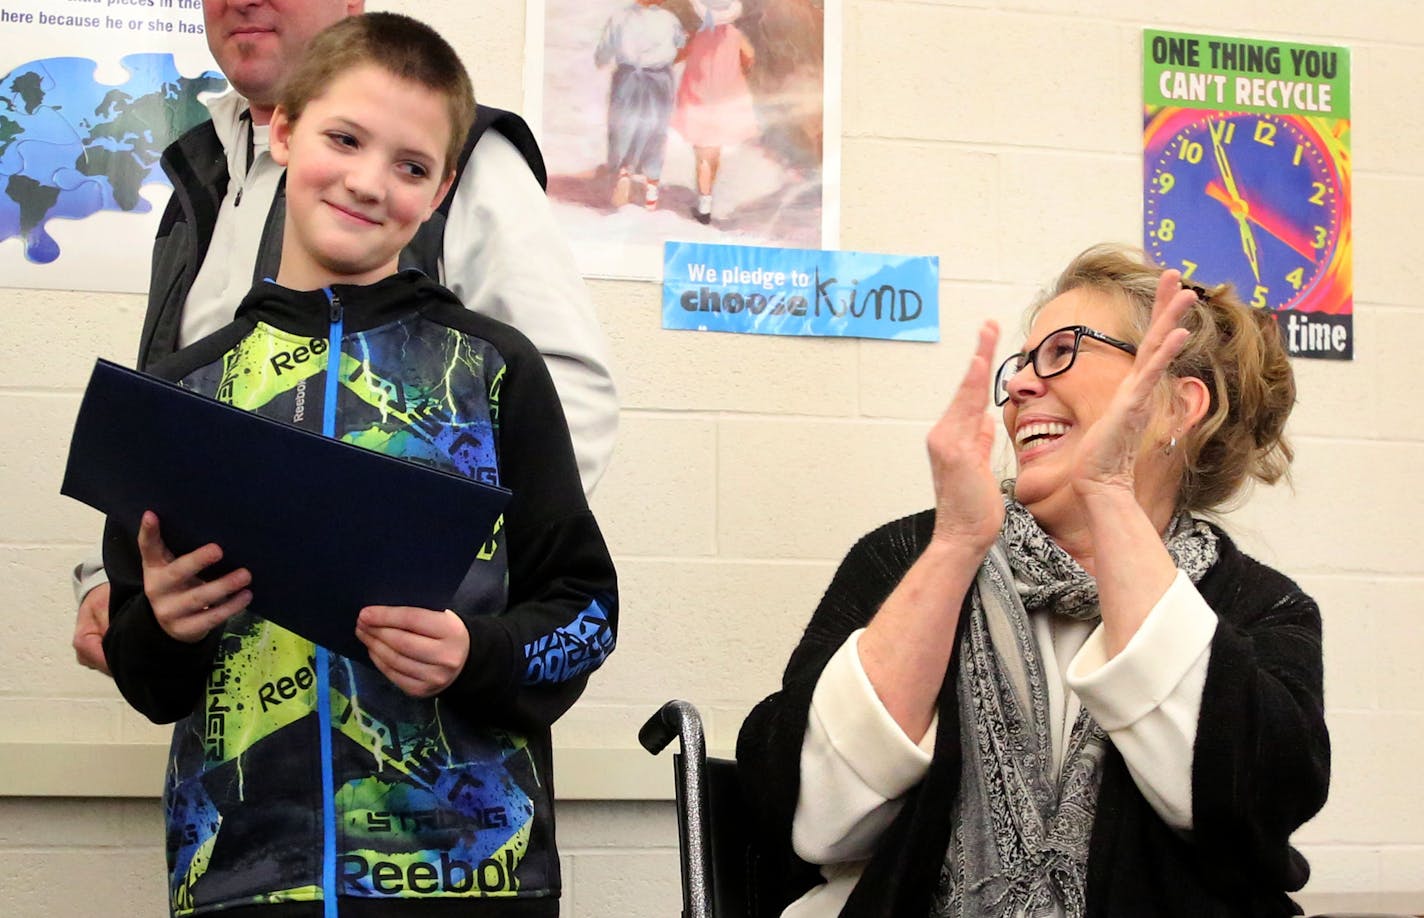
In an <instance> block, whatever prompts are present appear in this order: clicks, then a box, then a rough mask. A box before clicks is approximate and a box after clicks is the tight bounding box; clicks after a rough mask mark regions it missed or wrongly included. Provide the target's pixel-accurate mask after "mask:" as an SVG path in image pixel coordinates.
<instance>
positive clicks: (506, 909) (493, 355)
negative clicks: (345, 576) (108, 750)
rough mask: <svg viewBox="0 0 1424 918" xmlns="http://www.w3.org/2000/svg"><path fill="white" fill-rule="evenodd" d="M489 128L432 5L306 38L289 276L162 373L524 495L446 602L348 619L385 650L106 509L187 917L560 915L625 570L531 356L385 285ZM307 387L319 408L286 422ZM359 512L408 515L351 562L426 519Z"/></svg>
mask: <svg viewBox="0 0 1424 918" xmlns="http://www.w3.org/2000/svg"><path fill="white" fill-rule="evenodd" d="M473 116H474V99H473V96H472V94H471V90H470V83H469V78H468V77H467V76H466V74H465V71H464V69H463V67H461V65H460V62H459V59H458V57H457V56H456V55H455V53H454V51H453V50H452V49H451V48H450V46H449V45H448V44H446V43H445V42H444V41H443V40H442V39H441V38H440V37H439V36H438V35H436V34H435V33H434V32H433V31H432V30H430V29H429V28H428V27H426V26H424V25H421V24H420V23H418V22H416V21H415V20H412V19H409V18H408V17H405V16H400V15H397V14H393V13H372V14H368V15H363V16H357V17H354V18H350V19H346V20H344V21H342V22H339V23H337V24H336V25H334V26H332V27H331V28H330V29H328V30H326V31H324V32H323V33H321V34H320V35H318V36H317V37H316V38H315V39H314V40H313V42H312V46H311V53H310V54H309V55H308V56H307V57H306V58H305V59H304V60H303V62H302V63H301V64H300V65H299V66H298V67H297V68H296V69H295V70H294V72H293V74H292V75H291V77H290V79H289V80H288V82H287V83H286V84H285V85H284V89H283V92H282V102H281V104H280V105H278V106H277V108H276V111H275V114H274V116H273V118H272V138H271V141H272V155H273V157H274V159H275V160H276V161H277V162H278V163H279V164H282V165H285V166H286V167H287V177H286V188H287V207H286V213H285V216H284V235H283V242H282V258H281V269H280V271H279V273H278V275H277V280H276V282H275V283H274V282H271V281H263V282H260V283H258V284H257V285H256V286H255V287H253V288H252V290H251V292H250V293H249V294H248V295H247V296H246V298H244V299H243V301H242V305H241V306H240V307H239V308H238V310H237V318H236V319H235V320H233V321H232V322H230V323H228V324H227V325H225V326H224V327H223V328H221V329H218V330H217V331H215V332H214V333H213V334H211V335H208V336H206V337H204V338H202V339H200V340H199V341H197V342H195V343H193V344H192V345H190V346H188V347H185V348H183V349H181V350H179V351H178V352H177V353H174V354H172V355H169V356H168V357H166V358H164V359H162V360H160V361H157V362H155V363H154V364H153V365H152V366H151V367H150V370H151V372H153V373H154V374H155V375H158V376H161V377H164V378H168V379H172V380H176V381H178V382H180V383H181V384H182V385H183V386H184V387H186V388H188V389H190V390H193V391H195V392H197V393H199V394H201V395H206V396H209V397H213V398H216V399H218V400H220V401H223V402H226V403H228V404H230V405H233V406H234V407H237V408H241V409H243V410H247V411H251V412H254V413H256V414H259V415H262V416H264V417H268V418H272V419H275V420H281V421H284V422H285V423H289V424H294V425H295V426H300V427H305V428H308V429H311V430H319V431H320V432H321V433H322V434H323V435H325V436H328V437H334V438H337V439H341V440H344V441H346V442H351V443H356V444H359V445H362V446H365V447H366V448H369V449H373V450H376V451H378V452H381V453H384V454H386V455H391V456H397V457H401V458H403V459H408V460H413V461H417V462H420V463H421V464H425V465H431V466H434V467H436V468H439V469H442V470H445V471H447V472H450V473H454V474H460V475H464V476H466V477H470V478H477V479H479V480H482V481H488V482H490V483H493V484H499V485H503V486H505V487H507V488H509V489H510V490H511V491H512V497H511V498H510V500H509V503H508V505H507V507H506V509H505V512H504V515H503V517H502V520H501V522H500V523H497V524H496V525H495V527H494V531H493V532H492V533H488V534H487V535H486V534H485V533H478V532H476V533H471V536H472V538H471V545H470V553H471V566H470V570H469V572H468V573H467V574H466V576H465V579H464V582H463V583H462V584H461V586H460V588H459V590H458V591H457V593H456V595H455V597H454V599H453V600H452V601H451V604H450V608H449V609H446V610H435V609H418V608H410V607H397V606H370V607H367V608H364V609H362V610H360V614H359V617H358V618H357V620H356V622H355V624H354V628H355V633H356V636H357V637H358V638H359V639H360V641H361V643H362V644H363V645H364V646H365V649H366V651H367V652H368V653H369V657H370V659H369V664H370V665H369V666H368V665H366V661H362V660H356V659H354V658H348V657H345V656H342V655H340V654H338V653H335V652H332V651H328V650H326V649H325V648H322V647H319V646H315V645H313V644H312V643H311V642H310V641H308V640H305V639H303V638H301V637H298V636H297V635H296V634H293V633H292V632H290V631H287V630H286V629H284V628H281V627H279V626H277V625H275V624H273V623H272V622H270V621H269V620H267V619H266V618H264V617H262V613H263V612H264V611H265V609H266V607H264V605H263V602H264V599H263V586H264V585H263V583H262V582H261V581H254V580H253V579H252V577H251V576H250V575H249V573H248V572H247V571H246V570H245V569H239V570H236V571H233V572H232V573H229V574H227V575H225V576H222V577H219V578H216V579H214V580H211V581H206V580H203V579H201V577H200V574H201V573H202V571H203V570H204V569H206V568H208V567H209V566H210V565H212V564H214V563H216V562H217V561H218V560H219V559H220V558H221V554H222V552H221V547H220V546H217V545H206V546H203V547H201V548H198V549H196V550H195V551H192V552H190V553H188V554H185V555H183V556H181V557H177V558H175V557H174V556H173V555H172V554H171V553H170V552H169V551H168V549H167V548H166V546H165V545H164V543H163V540H162V535H161V530H160V528H159V527H160V525H161V521H160V520H159V519H157V518H156V517H155V516H154V515H153V514H152V513H147V514H145V516H144V519H143V521H142V522H141V524H140V527H139V532H138V533H137V537H136V539H135V534H134V533H133V532H131V531H125V529H124V528H123V527H122V526H121V525H119V524H118V523H115V522H112V521H111V522H110V523H109V525H108V526H107V528H106V535H105V540H104V544H105V558H104V560H105V563H106V565H107V566H108V568H109V571H110V573H111V575H112V578H113V580H112V590H113V599H114V618H113V622H112V627H111V628H110V629H109V631H108V634H107V635H106V636H105V639H104V650H105V651H106V653H107V657H108V660H109V662H110V664H111V666H112V668H113V673H114V680H115V682H116V683H117V685H118V686H119V689H120V690H121V691H122V693H123V695H124V698H125V699H126V700H128V701H129V703H130V704H132V705H133V706H134V707H135V708H136V709H138V710H139V711H140V712H142V713H143V714H145V715H146V716H147V717H149V718H150V719H151V720H154V721H155V722H162V723H167V722H173V721H177V724H176V726H175V729H174V736H173V743H172V746H171V749H170V753H169V756H170V758H169V764H168V767H167V768H166V769H165V778H164V781H165V785H164V810H165V817H166V820H167V834H166V839H167V859H168V868H169V893H170V908H171V911H172V912H173V914H175V915H187V914H193V913H208V912H217V911H221V912H222V913H223V914H224V915H227V914H229V913H231V914H233V915H245V914H254V915H262V916H264V918H297V916H315V915H323V916H327V918H335V916H336V915H337V914H338V911H339V914H340V915H342V916H346V918H366V916H376V915H379V916H382V918H403V916H415V915H419V916H446V915H449V916H453V915H456V914H459V915H463V916H473V918H481V916H488V918H506V916H509V918H514V916H540V918H546V916H555V915H557V914H558V897H559V891H560V882H559V862H558V852H557V850H556V847H555V839H554V821H553V812H552V808H553V806H554V790H553V781H552V768H553V763H552V752H551V744H550V725H551V724H552V723H553V721H554V720H555V719H557V718H558V717H559V716H560V715H561V714H562V713H563V712H564V711H565V710H567V709H568V707H569V706H570V705H572V704H573V703H574V701H575V700H576V699H577V698H578V696H579V694H580V693H581V692H582V690H583V688H584V685H585V684H586V682H587V680H588V676H589V674H590V673H591V672H592V671H593V670H595V669H597V668H598V667H599V666H600V665H601V664H602V663H603V661H604V659H605V658H606V657H607V656H608V654H609V653H611V652H612V650H613V646H614V642H615V629H616V624H617V587H616V578H615V574H614V571H613V564H612V561H611V559H610V558H609V555H608V550H607V547H606V546H605V545H604V542H603V539H602V536H601V535H600V534H599V531H598V526H597V523H596V522H595V521H594V518H593V515H592V513H590V511H589V510H588V506H587V504H586V502H585V499H584V495H583V489H582V487H581V486H580V483H579V477H578V469H577V465H576V464H575V461H574V456H573V450H572V448H571V446H570V443H569V437H568V432H567V428H566V427H565V425H564V424H563V420H562V413H561V412H560V409H559V404H558V397H557V395H556V393H555V391H554V387H553V384H552V382H551V380H550V378H549V373H548V370H547V368H546V367H545V363H544V360H543V359H542V358H541V357H540V355H539V353H538V352H537V351H536V350H535V349H534V347H533V346H532V344H530V342H529V341H528V340H527V339H526V338H525V337H524V336H523V335H521V334H520V333H519V332H518V331H516V330H515V329H513V328H511V327H510V326H508V325H505V324H504V323H502V322H499V321H496V320H494V319H490V318H488V317H486V316H481V315H478V314H475V313H472V312H470V311H468V310H466V309H465V308H463V307H462V306H461V304H460V302H459V301H458V300H457V299H455V297H454V296H453V295H452V294H451V293H450V291H448V290H446V289H445V288H444V287H441V286H440V285H439V284H437V283H435V282H434V281H432V280H430V279H429V278H428V277H426V276H425V275H424V274H421V273H419V272H415V271H402V272H399V273H397V268H398V256H399V254H400V252H401V250H402V249H403V248H404V247H405V246H406V245H407V243H409V241H410V239H411V238H412V237H413V236H414V235H415V233H416V231H417V230H418V229H419V228H420V226H421V224H422V223H423V222H424V221H425V220H426V219H428V218H429V216H430V215H431V213H432V212H434V210H435V209H436V207H437V205H438V204H439V202H440V200H441V198H442V197H443V196H444V193H445V190H446V189H447V188H448V187H449V184H450V182H451V181H452V179H453V178H454V172H453V164H454V161H455V158H456V157H457V156H458V153H459V150H460V147H461V139H462V138H463V135H464V131H465V129H466V127H467V126H468V125H469V123H470V122H471V121H472V120H473ZM294 344H303V345H306V346H307V347H308V350H309V353H310V354H311V357H310V358H309V359H308V360H307V361H306V362H304V363H303V364H302V365H301V366H300V367H299V368H297V369H295V370H293V369H292V367H290V366H285V365H281V364H280V363H279V362H277V361H274V360H271V359H270V357H271V355H272V354H273V353H277V352H280V351H283V350H286V349H288V348H290V347H292V346H293V345H294ZM303 396H304V397H305V399H307V400H310V401H311V402H313V403H316V404H324V405H325V406H326V408H325V410H324V411H299V410H297V407H296V406H298V405H300V404H301V403H302V402H301V399H302V398H303ZM195 435H201V433H196V434H195ZM251 472H252V474H254V475H260V474H261V472H262V470H260V469H253V470H251ZM301 494H302V482H301V481H299V480H284V481H283V485H282V488H281V489H280V493H273V494H272V495H271V499H272V500H274V501H276V502H278V503H280V504H282V505H284V506H288V507H292V508H297V509H298V510H299V509H300V506H301ZM230 499H233V500H238V499H250V497H249V498H244V497H241V496H239V495H237V494H233V495H230ZM352 499H353V500H360V501H363V502H365V503H367V504H369V505H370V507H371V513H372V518H373V521H379V520H382V519H393V520H396V521H398V522H396V523H394V524H393V525H392V526H391V528H390V530H389V531H383V530H382V528H381V525H380V523H379V522H373V528H372V531H371V532H370V534H369V536H370V540H371V551H370V552H369V553H362V554H361V555H359V556H353V557H351V558H349V559H347V560H348V563H350V564H352V565H358V564H359V565H368V564H379V563H381V562H380V550H379V546H380V542H381V540H382V539H386V538H407V537H409V533H408V532H407V531H406V530H409V531H410V532H415V533H418V532H419V531H420V529H421V520H419V519H409V520H404V519H401V517H400V495H399V494H398V493H396V494H362V495H353V496H352ZM303 524H304V525H303V527H299V528H296V529H291V530H290V531H289V532H288V534H287V535H286V538H288V539H290V540H291V541H292V543H293V544H292V549H293V551H300V550H301V545H302V543H303V541H304V540H321V539H323V538H324V535H323V533H322V530H321V522H320V520H304V521H303ZM482 539H487V541H486V542H485V544H484V545H483V547H481V545H480V542H481V540H482ZM249 604H251V607H250V608H249ZM352 611H355V610H352ZM274 685H277V686H280V687H281V688H280V689H278V690H274V689H273V688H272V686H274ZM338 903H339V908H338Z"/></svg>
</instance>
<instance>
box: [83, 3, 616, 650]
mask: <svg viewBox="0 0 1424 918" xmlns="http://www.w3.org/2000/svg"><path fill="white" fill-rule="evenodd" d="M364 6H365V0H204V2H203V21H204V26H205V28H206V31H207V38H208V47H209V48H210V49H211V51H212V54H213V57H214V58H215V59H216V60H217V62H218V66H219V67H221V68H222V71H223V74H224V75H225V76H226V77H227V78H228V80H229V82H231V84H232V86H233V90H234V91H233V92H230V93H227V94H225V95H223V96H220V97H219V98H217V99H214V100H213V101H212V102H210V103H209V109H210V110H211V111H212V115H213V118H212V121H211V122H208V123H205V124H203V125H200V126H199V127H197V128H195V129H193V130H192V131H190V132H189V133H188V134H186V135H184V137H183V138H181V139H180V140H179V141H178V142H177V143H175V144H174V145H173V146H172V147H170V148H169V149H168V151H166V152H165V163H164V165H165V168H167V169H168V171H169V175H170V178H172V179H173V180H174V194H173V199H172V200H171V201H170V203H169V208H168V210H167V211H166V212H165V214H164V219H163V223H162V225H161V226H160V228H159V235H158V238H157V240H156V241H155V243H154V255H153V270H152V280H151V282H150V286H149V307H148V314H147V316H146V317H145V319H144V330H143V337H142V342H141V345H140V353H139V360H138V365H139V368H140V369H142V368H144V367H146V366H147V365H148V364H149V363H150V362H151V361H153V360H156V359H159V358H161V357H163V356H164V355H166V354H168V353H170V352H172V351H173V350H174V349H175V348H176V347H181V346H183V345H186V344H190V343H192V342H193V341H196V340H197V339H199V338H201V337H203V336H204V335H206V334H208V333H209V332H212V331H213V330H215V329H217V328H220V327H222V326H223V325H225V324H226V323H227V322H229V321H231V319H232V317H233V310H234V308H235V307H236V306H237V304H238V303H239V302H240V301H241V300H242V297H243V295H244V294H246V292H247V290H248V288H249V287H251V286H252V284H253V282H254V281H256V280H260V279H261V278H263V277H270V276H272V275H273V274H275V273H276V272H275V266H274V265H271V264H270V262H271V261H272V260H273V259H272V257H271V256H272V254H274V253H275V252H276V251H278V250H279V247H280V238H281V227H282V208H281V206H280V200H278V201H277V205H278V206H274V199H276V198H277V195H278V189H279V185H280V180H281V177H282V174H283V169H282V167H281V166H280V165H278V164H277V163H276V162H274V161H273V160H272V158H271V156H270V155H269V153H268V151H267V137H268V123H269V121H270V120H271V117H272V111H273V109H274V107H275V106H276V104H277V93H278V92H279V90H280V87H281V85H282V82H283V81H284V80H285V79H286V78H287V76H288V74H289V73H290V71H291V70H292V69H293V68H294V67H295V66H296V64H297V63H298V62H299V61H300V60H301V59H302V56H303V55H304V53H305V51H306V46H307V44H308V43H309V42H310V41H311V39H312V38H313V37H314V36H315V35H316V34H317V33H318V32H320V31H321V30H322V29H323V28H325V27H327V26H329V25H331V24H332V23H334V22H336V21H338V20H340V19H342V18H344V17H346V16H350V15H354V14H358V13H360V12H362V10H363V8H364ZM488 111H489V110H486V112H488ZM502 115H503V117H501V118H499V119H497V120H496V121H495V122H494V124H493V125H492V126H493V127H494V128H495V129H494V130H488V131H486V132H484V133H483V134H482V135H481V136H480V137H479V142H478V143H477V144H476V145H475V147H474V150H473V152H472V153H471V155H470V159H469V163H468V165H467V166H466V167H465V169H464V171H463V174H461V175H459V176H458V178H459V181H458V182H457V184H456V187H455V192H454V193H453V195H452V196H451V200H450V201H449V202H447V203H448V204H449V205H450V208H449V214H448V219H446V221H445V223H444V239H443V245H442V246H440V248H439V250H438V251H436V252H433V253H430V252H427V253H426V256H427V257H426V258H425V259H422V260H423V261H434V260H435V258H431V257H429V256H430V255H434V256H435V257H436V258H438V261H439V268H440V269H441V270H440V276H439V277H438V279H439V280H440V281H441V282H442V283H443V284H445V286H447V287H449V288H450V289H451V290H452V291H453V292H454V293H455V295H456V296H457V297H459V299H460V301H461V302H463V303H464V304H465V305H466V306H467V307H469V308H470V309H473V310H474V311H475V312H478V313H482V314H484V315H488V316H492V317H494V318H496V319H499V320H501V321H503V322H507V323H509V324H510V325H513V326H515V327H516V328H518V329H519V330H520V331H522V332H523V333H524V334H525V335H526V336H528V337H529V339H530V340H531V341H533V342H534V345H535V346H536V347H537V348H539V351H540V352H541V353H542V354H543V355H544V359H545V361H546V362H547V363H548V365H549V372H550V374H551V375H552V376H553V378H554V384H555V386H556V387H557V388H558V391H559V399H560V402H561V403H562V405H563V409H564V415H565V417H566V418H567V419H568V424H569V431H570V434H571V435H572V437H573V441H574V452H575V454H576V456H577V458H578V463H579V473H580V476H581V478H582V480H583V486H584V490H585V493H591V492H592V490H593V487H594V485H595V484H596V483H597V481H598V479H599V477H600V476H601V475H602V474H603V471H604V469H605V468H606V467H607V464H608V459H609V456H610V455H611V454H612V450H613V441H614V435H615V433H616V431H617V426H618V401H617V396H616V394H615V392H614V388H613V382H612V379H611V377H610V375H609V370H608V360H607V355H606V351H607V345H606V340H605V338H604V335H603V330H602V329H601V327H600V326H599V324H598V319H597V316H596V315H595V313H594V310H593V304H592V302H591V301H590V299H589V295H588V290H587V288H586V287H585V285H584V283H583V279H582V277H580V275H579V273H578V269H577V267H576V266H575V265H574V261H573V254H572V252H571V251H570V249H569V246H568V242H567V241H566V240H565V239H564V237H563V235H562V234H561V233H560V231H559V230H558V228H557V226H556V225H555V223H554V217H553V212H552V210H551V209H550V207H549V205H548V201H547V200H546V198H545V197H544V193H543V189H542V188H540V187H539V182H538V180H537V179H536V177H535V176H534V175H533V173H532V172H531V169H530V164H529V163H528V162H526V161H525V158H524V156H523V155H522V153H521V151H520V149H519V148H518V147H516V143H515V142H512V141H511V139H510V138H508V137H506V136H505V135H504V134H503V133H501V130H507V131H509V133H510V134H511V135H513V136H514V138H515V141H518V142H520V143H527V144H529V145H532V144H533V137H532V135H530V134H529V133H528V129H527V127H525V125H524V123H523V121H521V120H520V119H519V118H518V117H517V116H514V115H508V113H502ZM534 152H535V155H536V156H537V149H535V151H534ZM437 219H439V218H438V217H437ZM429 238H430V237H429V236H428V235H426V234H423V235H422V239H427V240H428V239H429ZM434 240H435V242H437V243H438V242H439V236H438V234H437V235H436V236H435V237H434ZM207 255H212V257H206V256H207ZM264 261H265V262H268V263H267V264H264ZM74 589H75V595H76V599H77V600H78V601H79V608H78V612H77V614H76V618H75V628H74V640H73V643H74V649H75V653H76V656H77V657H78V659H79V662H81V663H83V664H84V665H85V666H89V667H91V668H94V669H98V670H100V671H104V672H107V666H106V664H105V662H104V657H103V652H102V650H101V646H100V642H101V641H102V639H103V636H104V629H105V628H106V627H107V622H108V601H109V589H108V586H107V584H106V583H105V575H104V571H103V569H102V568H101V567H100V566H99V565H98V563H97V559H90V560H88V561H86V562H84V563H83V564H81V565H79V566H78V567H77V568H76V569H75V576H74Z"/></svg>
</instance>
